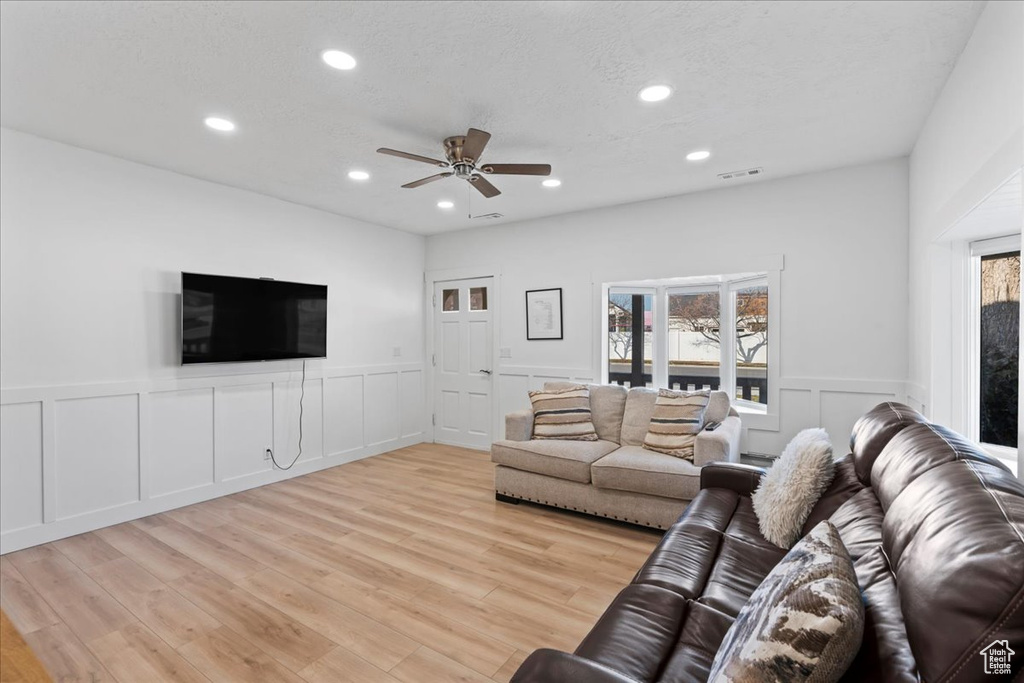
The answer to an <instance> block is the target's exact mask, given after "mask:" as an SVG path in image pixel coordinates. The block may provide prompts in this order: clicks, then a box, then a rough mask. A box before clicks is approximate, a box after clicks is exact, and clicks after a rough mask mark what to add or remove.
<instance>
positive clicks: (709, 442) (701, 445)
mask: <svg viewBox="0 0 1024 683" xmlns="http://www.w3.org/2000/svg"><path fill="white" fill-rule="evenodd" d="M742 427H743V423H742V421H741V420H740V418H738V417H732V416H730V417H727V418H725V419H724V420H722V424H720V425H718V427H717V428H716V429H715V431H713V432H709V431H707V430H706V429H704V430H701V431H700V433H699V434H697V440H696V441H695V442H694V444H693V464H694V465H696V466H697V467H703V466H704V465H707V464H708V463H712V462H739V461H740V432H741V431H742Z"/></svg>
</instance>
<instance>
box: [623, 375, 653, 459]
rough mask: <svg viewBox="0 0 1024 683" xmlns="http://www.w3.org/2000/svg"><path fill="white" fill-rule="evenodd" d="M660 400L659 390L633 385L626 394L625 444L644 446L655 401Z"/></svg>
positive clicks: (624, 412)
mask: <svg viewBox="0 0 1024 683" xmlns="http://www.w3.org/2000/svg"><path fill="white" fill-rule="evenodd" d="M657 400H658V390H657V389H648V388H646V387H633V388H632V389H630V390H629V393H628V394H627V395H626V408H625V410H624V411H623V414H622V439H621V441H620V443H621V444H622V445H623V446H642V445H643V443H644V437H645V436H647V428H648V427H649V426H650V425H651V417H652V416H653V415H654V402H655V401H657Z"/></svg>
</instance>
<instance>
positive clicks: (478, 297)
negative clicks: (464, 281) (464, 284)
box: [469, 287, 487, 311]
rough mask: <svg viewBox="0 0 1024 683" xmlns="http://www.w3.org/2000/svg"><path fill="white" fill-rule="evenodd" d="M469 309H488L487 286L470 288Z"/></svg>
mask: <svg viewBox="0 0 1024 683" xmlns="http://www.w3.org/2000/svg"><path fill="white" fill-rule="evenodd" d="M469 310H471V311H486V310H487V288H486V287H470V288H469Z"/></svg>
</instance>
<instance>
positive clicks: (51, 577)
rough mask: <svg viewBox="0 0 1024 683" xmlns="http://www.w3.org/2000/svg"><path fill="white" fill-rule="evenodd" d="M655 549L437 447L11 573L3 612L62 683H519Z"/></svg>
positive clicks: (5, 581)
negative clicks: (528, 660)
mask: <svg viewBox="0 0 1024 683" xmlns="http://www.w3.org/2000/svg"><path fill="white" fill-rule="evenodd" d="M659 538H660V534H658V533H656V532H645V531H643V530H639V529H632V528H625V527H622V526H618V525H614V524H612V523H610V522H605V521H602V520H599V519H591V518H584V517H580V516H576V515H572V514H568V513H562V512H558V511H554V510H548V509H544V508H538V507H534V506H529V505H519V506H514V505H508V504H504V503H496V502H495V501H494V492H493V486H492V465H491V463H490V462H489V460H488V456H487V454H485V453H480V452H477V451H470V450H464V449H459V448H452V447H448V446H438V445H433V444H424V445H420V446H414V447H411V448H405V449H402V450H399V451H394V452H392V453H388V454H385V455H381V456H377V457H374V458H368V459H366V460H361V461H358V462H354V463H349V464H346V465H342V466H339V467H335V468H333V469H330V470H324V471H321V472H318V473H315V474H310V475H307V476H303V477H299V478H296V479H292V480H289V481H285V482H281V483H277V484H272V485H270V486H265V487H262V488H259V489H253V490H251V491H246V492H244V493H239V494H235V495H233V496H228V497H226V498H220V499H218V500H213V501H208V502H206V503H200V504H198V505H193V506H191V507H187V508H182V509H180V510H175V511H172V512H167V513H164V514H161V515H155V516H153V517H148V518H146V519H141V520H137V521H135V522H131V523H127V524H121V525H119V526H115V527H110V528H107V529H101V530H99V531H95V532H92V533H88V534H83V535H81V536H76V537H74V538H68V539H64V540H62V541H57V542H55V543H49V544H47V545H43V546H38V547H35V548H30V549H27V550H23V551H20V552H16V553H11V554H8V555H6V556H4V557H3V558H0V567H2V581H0V588H2V599H0V606H2V608H3V609H4V611H6V612H7V614H8V615H9V616H10V618H11V620H12V621H13V623H14V625H15V626H16V627H17V628H18V630H19V631H21V633H22V634H23V635H24V637H25V640H26V641H27V642H28V644H29V645H30V646H31V648H32V649H33V650H34V651H35V653H36V654H37V655H38V656H39V658H40V659H41V660H42V662H43V664H44V665H45V666H46V667H47V669H48V670H49V672H50V674H51V675H52V676H53V677H54V679H55V680H59V681H77V680H81V681H89V682H90V683H93V682H98V681H120V682H121V683H139V682H142V681H145V682H147V683H148V682H149V681H163V680H168V681H170V680H174V681H207V680H209V681H232V682H234V681H292V682H297V683H302V682H303V681H305V682H308V683H320V682H324V683H327V682H330V683H338V682H343V681H354V682H355V681H358V683H379V682H389V683H395V682H396V681H404V682H406V683H427V682H430V683H433V682H435V681H436V682H442V683H443V682H445V681H466V682H480V681H484V682H486V681H507V680H508V679H509V677H510V676H511V675H512V673H513V672H514V671H515V670H516V668H517V667H518V666H519V663H520V662H521V661H522V660H523V659H524V658H525V657H526V655H527V654H529V652H531V651H532V650H534V649H535V648H538V647H555V648H561V649H569V650H571V649H573V648H574V647H575V646H576V645H577V644H578V642H579V641H580V639H581V638H582V637H583V636H584V635H585V634H586V632H587V631H588V630H589V629H590V627H591V626H592V625H593V624H594V622H595V621H596V620H597V617H598V615H600V613H601V612H602V611H603V610H604V608H605V607H606V606H607V605H608V603H609V602H610V601H611V599H612V598H613V597H614V596H615V594H616V593H617V592H618V591H619V590H620V589H621V588H622V587H623V586H624V585H625V584H626V583H628V581H629V580H630V579H631V578H632V576H633V574H634V572H636V570H637V569H638V568H639V567H640V565H641V564H642V562H643V560H644V559H645V558H646V557H647V555H648V554H649V553H650V551H651V550H652V549H653V548H654V546H655V544H656V543H657V541H658V539H659Z"/></svg>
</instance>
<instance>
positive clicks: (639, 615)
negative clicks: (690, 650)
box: [575, 584, 686, 681]
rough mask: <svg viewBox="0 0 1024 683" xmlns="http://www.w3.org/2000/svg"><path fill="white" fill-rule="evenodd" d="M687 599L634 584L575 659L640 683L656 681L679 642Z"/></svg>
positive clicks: (604, 615) (606, 616) (580, 648)
mask: <svg viewBox="0 0 1024 683" xmlns="http://www.w3.org/2000/svg"><path fill="white" fill-rule="evenodd" d="M685 614H686V599H685V598H684V597H682V596H681V595H679V594H677V593H673V592H672V591H667V590H665V589H663V588H658V587H657V586H644V585H637V584H631V585H629V586H626V587H625V588H624V589H622V591H621V592H620V593H619V594H618V596H616V598H615V600H614V601H612V604H611V606H609V607H608V609H607V610H606V611H605V613H604V614H603V615H602V616H601V619H600V620H599V621H598V622H597V624H596V625H595V626H594V628H593V629H592V630H591V631H590V633H589V634H588V635H587V637H586V638H584V639H583V642H582V643H580V646H579V647H578V648H576V653H575V654H576V655H578V656H580V657H584V658H586V659H590V660H593V661H595V662H597V663H598V664H603V665H604V666H607V667H609V668H611V669H614V670H616V671H619V672H621V673H623V674H625V675H626V676H628V677H629V678H633V679H635V680H637V681H650V680H653V679H654V677H655V675H656V674H657V673H658V669H660V668H661V663H662V662H663V661H664V660H665V659H666V658H667V657H668V655H669V653H670V652H672V650H673V649H674V648H675V645H676V643H677V642H678V640H679V632H680V630H681V629H682V624H683V618H684V616H685Z"/></svg>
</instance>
